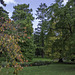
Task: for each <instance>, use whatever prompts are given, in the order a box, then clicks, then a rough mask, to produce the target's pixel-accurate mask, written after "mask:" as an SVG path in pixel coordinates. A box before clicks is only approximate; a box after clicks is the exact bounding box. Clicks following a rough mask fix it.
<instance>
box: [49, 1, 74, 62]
mask: <svg viewBox="0 0 75 75" xmlns="http://www.w3.org/2000/svg"><path fill="white" fill-rule="evenodd" d="M74 12H75V7H74V4H73V0H71V1H70V2H68V3H67V4H66V5H65V6H64V5H62V0H56V3H55V4H53V5H52V6H50V7H48V14H49V15H50V16H49V15H48V18H49V20H50V21H49V23H50V29H51V30H52V31H53V30H55V32H56V33H58V36H59V39H56V41H55V42H54V43H53V48H55V49H54V50H56V52H59V55H60V57H59V62H62V61H63V60H62V58H66V59H67V58H68V57H70V55H72V54H71V51H72V50H71V48H73V45H70V44H68V42H69V40H70V39H69V38H70V37H71V36H72V34H73V33H74V30H73V29H74ZM53 23H54V24H53ZM53 26H54V28H53ZM53 32H54V31H53ZM70 42H71V41H70ZM54 53H55V51H54ZM66 54H67V55H68V57H66Z"/></svg>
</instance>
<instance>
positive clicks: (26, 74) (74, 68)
mask: <svg viewBox="0 0 75 75" xmlns="http://www.w3.org/2000/svg"><path fill="white" fill-rule="evenodd" d="M13 70H14V69H13V68H10V69H9V73H8V72H7V69H5V68H4V69H2V71H1V72H0V75H13V74H12V72H13ZM18 75H75V65H74V64H50V65H45V66H39V67H38V66H32V67H24V69H23V70H22V71H20V72H19V74H18Z"/></svg>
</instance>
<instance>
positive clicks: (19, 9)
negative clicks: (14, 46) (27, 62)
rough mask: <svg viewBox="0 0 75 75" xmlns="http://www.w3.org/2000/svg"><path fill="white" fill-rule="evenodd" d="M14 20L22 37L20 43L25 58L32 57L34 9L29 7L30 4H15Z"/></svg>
mask: <svg viewBox="0 0 75 75" xmlns="http://www.w3.org/2000/svg"><path fill="white" fill-rule="evenodd" d="M14 9H15V10H14V12H13V16H12V18H13V20H14V21H15V23H16V28H17V32H18V35H19V38H20V41H19V42H18V44H19V45H20V47H21V51H22V53H23V55H24V56H25V58H29V59H32V57H33V56H34V45H33V36H32V33H33V28H32V25H33V24H32V21H33V19H34V18H33V15H32V13H31V12H32V9H29V4H28V5H27V4H21V5H19V4H18V5H17V6H14ZM23 35H24V36H23Z"/></svg>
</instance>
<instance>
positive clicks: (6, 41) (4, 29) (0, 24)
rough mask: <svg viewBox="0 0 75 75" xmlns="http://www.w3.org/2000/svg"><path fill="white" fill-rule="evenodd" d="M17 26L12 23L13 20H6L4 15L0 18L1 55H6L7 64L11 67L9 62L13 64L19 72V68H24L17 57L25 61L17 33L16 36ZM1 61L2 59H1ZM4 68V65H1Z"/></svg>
mask: <svg viewBox="0 0 75 75" xmlns="http://www.w3.org/2000/svg"><path fill="white" fill-rule="evenodd" d="M15 32H16V28H15V27H14V26H13V25H12V21H11V20H10V19H9V20H5V19H4V18H3V17H2V18H0V56H3V57H5V59H6V62H7V64H6V66H5V67H7V68H8V67H10V65H9V64H12V67H14V68H15V71H14V73H15V74H17V72H18V70H22V69H23V67H21V66H20V65H19V64H18V63H17V62H16V59H17V60H19V61H20V62H22V63H23V59H22V58H23V55H22V53H21V51H20V47H19V46H18V42H17V41H18V40H19V38H17V34H16V37H15V34H14V33H15ZM0 62H1V61H0ZM0 67H1V69H2V65H0Z"/></svg>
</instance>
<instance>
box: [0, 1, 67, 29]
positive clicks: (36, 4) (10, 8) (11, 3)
mask: <svg viewBox="0 0 75 75" xmlns="http://www.w3.org/2000/svg"><path fill="white" fill-rule="evenodd" d="M4 1H5V3H6V4H7V5H6V7H3V8H4V9H5V10H7V11H8V12H9V17H11V16H12V12H13V11H14V9H13V6H15V5H17V4H24V3H25V4H29V5H30V6H29V7H30V8H32V10H33V12H32V13H33V16H34V17H35V18H36V15H35V14H36V10H37V8H38V7H39V5H40V4H41V3H46V5H47V6H50V5H51V4H52V3H54V2H55V0H4ZM67 1H68V0H64V4H66V2H67ZM0 6H2V5H1V4H0ZM37 24H38V20H36V19H34V21H33V28H34V30H35V28H36V27H37Z"/></svg>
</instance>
